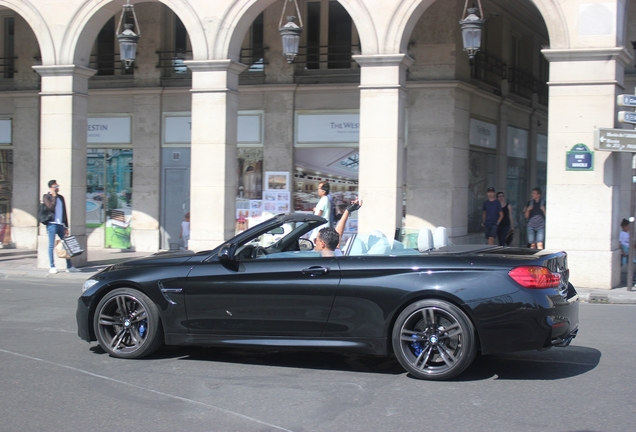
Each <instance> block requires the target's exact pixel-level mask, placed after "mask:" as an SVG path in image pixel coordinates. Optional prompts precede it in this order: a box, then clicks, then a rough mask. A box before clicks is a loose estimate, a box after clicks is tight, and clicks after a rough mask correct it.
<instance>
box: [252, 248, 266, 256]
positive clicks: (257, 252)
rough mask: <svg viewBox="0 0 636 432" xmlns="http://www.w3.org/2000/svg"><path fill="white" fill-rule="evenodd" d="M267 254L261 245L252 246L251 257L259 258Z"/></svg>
mask: <svg viewBox="0 0 636 432" xmlns="http://www.w3.org/2000/svg"><path fill="white" fill-rule="evenodd" d="M265 255H267V250H265V248H264V247H262V246H254V249H252V259H256V258H260V257H262V256H265Z"/></svg>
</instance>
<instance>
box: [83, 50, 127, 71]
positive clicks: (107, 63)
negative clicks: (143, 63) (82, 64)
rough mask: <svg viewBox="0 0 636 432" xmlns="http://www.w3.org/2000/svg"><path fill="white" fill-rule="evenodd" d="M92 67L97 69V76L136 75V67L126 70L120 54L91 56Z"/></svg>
mask: <svg viewBox="0 0 636 432" xmlns="http://www.w3.org/2000/svg"><path fill="white" fill-rule="evenodd" d="M90 67H91V68H92V69H95V70H96V71H97V73H96V74H95V75H96V76H123V75H134V73H135V72H134V66H133V67H131V68H128V69H126V68H125V67H124V64H123V63H122V61H121V60H120V59H119V53H114V54H110V55H99V54H91V59H90Z"/></svg>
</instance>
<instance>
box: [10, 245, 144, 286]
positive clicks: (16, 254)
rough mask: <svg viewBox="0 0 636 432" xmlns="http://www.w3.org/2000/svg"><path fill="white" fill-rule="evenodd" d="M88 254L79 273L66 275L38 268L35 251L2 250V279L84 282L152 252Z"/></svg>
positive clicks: (105, 251)
mask: <svg viewBox="0 0 636 432" xmlns="http://www.w3.org/2000/svg"><path fill="white" fill-rule="evenodd" d="M86 253H87V254H88V255H87V258H88V262H87V263H86V265H85V266H83V267H81V268H78V270H79V272H77V273H66V272H65V271H64V269H63V268H62V269H60V268H58V269H57V271H58V273H56V274H50V273H49V269H41V268H37V254H36V251H34V250H24V249H0V279H7V278H16V277H27V278H44V279H48V278H56V279H69V280H77V281H84V280H86V279H88V278H89V277H91V276H92V275H94V274H95V273H97V272H98V271H100V270H101V269H103V268H105V267H107V266H109V265H112V264H117V263H120V262H123V261H128V260H131V259H133V258H140V257H144V256H148V255H151V253H150V252H130V251H126V250H120V249H104V250H88V251H87V252H86Z"/></svg>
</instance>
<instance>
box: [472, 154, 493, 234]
mask: <svg viewBox="0 0 636 432" xmlns="http://www.w3.org/2000/svg"><path fill="white" fill-rule="evenodd" d="M468 157H469V162H468V163H469V167H470V178H469V180H468V233H479V232H482V231H483V228H482V226H481V221H482V209H483V205H484V201H486V199H487V198H488V197H487V196H486V190H487V189H488V188H489V187H491V186H493V187H494V184H495V179H496V177H495V165H496V164H495V161H496V157H495V154H494V153H492V152H488V151H486V150H477V149H474V150H471V151H470V152H469V156H468Z"/></svg>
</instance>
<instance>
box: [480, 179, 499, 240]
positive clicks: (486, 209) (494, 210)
mask: <svg viewBox="0 0 636 432" xmlns="http://www.w3.org/2000/svg"><path fill="white" fill-rule="evenodd" d="M486 194H487V195H488V199H487V200H486V201H484V205H483V207H482V208H483V211H482V216H481V217H482V222H481V226H483V227H484V235H485V236H486V239H487V240H488V244H489V245H494V244H495V238H497V228H498V227H499V224H500V223H501V220H502V219H503V211H502V210H501V203H500V202H499V201H498V200H497V198H496V197H495V188H493V187H489V188H488V190H487V191H486Z"/></svg>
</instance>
